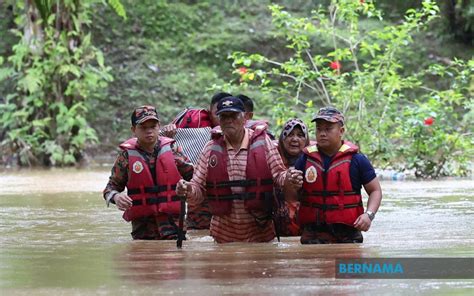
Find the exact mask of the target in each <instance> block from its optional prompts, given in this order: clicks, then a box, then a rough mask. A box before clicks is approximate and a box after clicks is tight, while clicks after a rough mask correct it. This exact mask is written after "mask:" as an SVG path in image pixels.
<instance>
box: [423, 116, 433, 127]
mask: <svg viewBox="0 0 474 296" xmlns="http://www.w3.org/2000/svg"><path fill="white" fill-rule="evenodd" d="M433 123H434V118H433V117H431V116H430V117H428V118H425V125H432V124H433Z"/></svg>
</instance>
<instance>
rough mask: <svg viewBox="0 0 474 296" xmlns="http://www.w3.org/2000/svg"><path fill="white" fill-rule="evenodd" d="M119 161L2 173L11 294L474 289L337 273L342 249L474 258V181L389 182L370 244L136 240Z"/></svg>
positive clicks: (1, 265) (5, 287) (5, 279)
mask: <svg viewBox="0 0 474 296" xmlns="http://www.w3.org/2000/svg"><path fill="white" fill-rule="evenodd" d="M108 175H109V171H108V170H105V169H104V170H102V169H96V170H88V171H87V170H75V169H60V170H59V169H57V170H47V171H43V170H41V171H31V170H28V171H4V172H1V173H0V188H1V190H0V234H1V235H0V294H1V295H111V294H113V295H150V294H156V295H162V294H193V295H218V294H233V295H235V294H245V295H249V294H251V295H274V294H279V295H301V294H307V295H314V294H334V295H353V294H362V295H364V294H366V295H374V294H377V295H379V294H382V295H384V294H385V295H391V294H396V295H400V294H404V295H419V294H424V295H433V294H435V295H447V294H449V295H452V294H456V295H472V293H473V291H474V280H473V279H464V280H462V279H456V280H453V279H450V280H447V279H444V280H439V279H437V280H434V279H425V280H420V279H404V280H394V279H391V280H388V279H385V280H380V279H369V280H367V279H366V280H361V279H335V277H334V274H335V263H334V262H335V258H370V257H389V258H392V257H413V258H416V257H467V258H472V257H474V235H473V233H474V231H473V230H474V219H473V218H474V181H473V180H471V179H469V180H443V181H422V182H420V181H417V182H414V181H403V182H389V181H387V182H383V183H382V188H383V191H384V197H383V201H382V207H381V209H380V211H379V213H378V214H377V217H376V219H375V220H374V223H373V225H372V228H371V229H370V231H369V232H367V233H365V234H364V243H363V244H354V245H310V246H308V245H305V246H303V245H301V244H300V243H299V238H297V237H293V238H282V240H281V242H276V241H274V242H271V243H262V244H246V243H232V244H225V245H218V244H216V243H214V242H213V240H212V238H211V237H209V236H208V234H207V232H206V231H190V232H189V233H188V240H187V241H185V242H184V246H183V249H182V250H178V249H176V243H175V242H170V241H132V240H131V238H130V235H129V233H130V225H129V224H127V223H126V222H124V221H123V220H122V219H121V212H119V211H117V210H116V209H115V208H114V207H110V208H106V207H105V203H104V202H103V199H102V197H101V191H102V189H103V187H104V186H105V184H106V182H107V179H108Z"/></svg>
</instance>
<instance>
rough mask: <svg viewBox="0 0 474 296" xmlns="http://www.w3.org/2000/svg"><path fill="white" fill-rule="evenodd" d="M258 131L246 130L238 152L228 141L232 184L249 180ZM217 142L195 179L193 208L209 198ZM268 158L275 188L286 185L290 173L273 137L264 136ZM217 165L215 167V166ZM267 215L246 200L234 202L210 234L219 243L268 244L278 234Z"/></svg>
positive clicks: (191, 198)
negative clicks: (249, 162)
mask: <svg viewBox="0 0 474 296" xmlns="http://www.w3.org/2000/svg"><path fill="white" fill-rule="evenodd" d="M253 133H254V131H253V130H251V129H247V128H246V129H245V135H244V139H243V141H242V144H241V146H240V148H239V149H237V150H236V149H234V148H233V147H232V145H230V144H229V143H228V142H227V141H226V140H225V145H226V147H225V148H226V149H227V154H228V161H227V173H228V175H229V179H230V180H231V181H235V180H246V166H247V157H248V150H249V145H250V139H251V137H252V135H253ZM214 144H215V143H214V141H210V142H209V143H208V144H207V145H206V147H205V148H204V150H203V152H202V154H201V156H200V158H199V161H198V163H197V166H196V168H195V171H194V175H193V178H192V180H191V192H190V193H189V194H188V199H187V200H188V202H189V204H190V205H193V204H199V203H201V202H202V201H203V200H205V199H206V198H207V196H206V183H207V173H208V165H211V159H210V155H211V148H212V146H213V145H214ZM264 147H265V151H266V154H265V157H266V160H267V163H268V166H269V169H270V172H271V175H272V178H273V182H274V184H275V185H278V186H281V187H282V186H283V182H284V180H285V176H286V171H285V167H284V166H283V162H282V160H281V158H280V156H279V154H278V151H277V149H276V147H275V146H274V145H273V144H272V142H271V140H270V138H269V137H268V136H266V135H265V137H264ZM213 165H214V164H213ZM231 191H232V193H233V194H240V193H243V192H244V191H245V189H244V187H237V186H236V187H231ZM265 216H266V213H264V212H258V211H255V212H249V211H248V210H247V209H246V208H245V206H244V201H242V200H232V207H231V211H230V213H229V214H227V215H223V216H213V217H212V220H211V226H210V232H211V236H213V237H214V239H215V241H216V242H218V243H226V242H268V241H271V240H273V239H274V237H275V231H274V226H273V223H272V221H271V220H265V219H260V218H262V217H265Z"/></svg>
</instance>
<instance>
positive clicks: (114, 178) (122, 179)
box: [103, 142, 194, 205]
mask: <svg viewBox="0 0 474 296" xmlns="http://www.w3.org/2000/svg"><path fill="white" fill-rule="evenodd" d="M171 149H172V151H173V154H174V160H175V163H176V167H177V168H178V171H179V173H180V174H181V176H182V177H183V179H185V180H188V181H189V180H190V179H191V178H192V176H193V171H194V167H193V164H192V163H191V161H190V160H189V158H188V157H187V156H186V155H184V154H183V151H182V148H181V147H180V146H178V145H176V143H172V144H171ZM137 151H138V152H139V153H140V154H141V155H142V156H143V157H144V158H145V159H146V160H147V162H148V163H149V164H150V170H152V171H153V170H154V169H155V162H156V157H157V155H158V153H159V151H160V143H159V142H157V144H156V146H155V149H154V151H153V153H149V152H147V151H144V150H142V149H140V147H138V148H137ZM127 183H128V152H127V150H122V151H120V152H119V154H118V156H117V159H116V160H115V163H114V166H113V167H112V173H111V175H110V178H109V182H108V183H107V186H106V187H105V189H104V191H103V196H104V199H105V200H106V201H107V205H108V204H109V202H112V203H114V201H113V200H110V199H111V198H112V196H113V195H114V194H115V193H117V192H122V191H123V190H124V189H125V187H126V185H127Z"/></svg>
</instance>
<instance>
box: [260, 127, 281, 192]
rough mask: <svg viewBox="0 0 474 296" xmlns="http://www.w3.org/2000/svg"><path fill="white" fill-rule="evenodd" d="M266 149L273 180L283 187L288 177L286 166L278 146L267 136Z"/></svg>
mask: <svg viewBox="0 0 474 296" xmlns="http://www.w3.org/2000/svg"><path fill="white" fill-rule="evenodd" d="M265 149H266V152H267V163H268V165H269V166H270V171H271V172H272V177H273V182H274V183H275V185H276V186H278V187H283V185H284V182H285V177H286V167H285V165H284V164H283V160H282V159H281V156H280V153H279V152H278V149H277V147H276V146H275V145H274V144H273V142H272V140H271V139H270V137H269V136H268V135H267V136H265Z"/></svg>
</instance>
